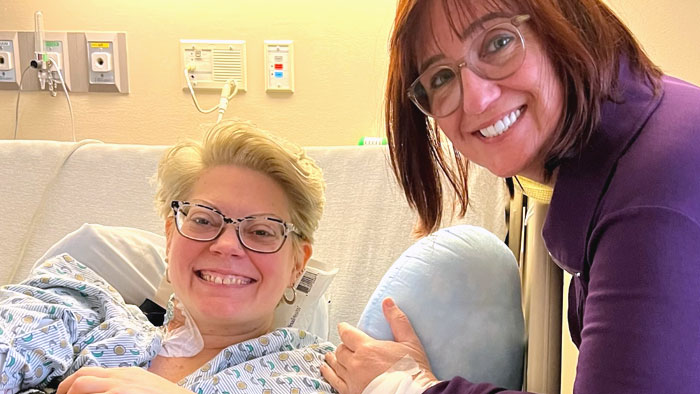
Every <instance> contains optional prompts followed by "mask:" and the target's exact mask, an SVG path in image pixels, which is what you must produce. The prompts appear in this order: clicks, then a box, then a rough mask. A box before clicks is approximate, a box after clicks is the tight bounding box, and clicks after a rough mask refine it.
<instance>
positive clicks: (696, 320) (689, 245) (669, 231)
mask: <svg viewBox="0 0 700 394" xmlns="http://www.w3.org/2000/svg"><path fill="white" fill-rule="evenodd" d="M688 198H697V196H688ZM587 252H588V253H589V255H588V256H589V257H588V259H589V261H591V260H592V264H591V270H590V281H589V288H588V297H587V298H586V301H585V305H584V313H583V316H584V317H583V325H582V326H583V330H582V331H581V345H580V348H579V359H578V366H577V371H576V374H577V376H576V382H575V384H574V393H602V392H606V393H690V392H693V393H697V392H699V391H700V226H699V225H698V223H697V222H696V221H694V220H693V219H692V218H690V217H688V216H687V215H685V214H683V213H681V212H679V211H676V210H672V209H668V208H664V207H638V208H630V209H626V210H624V211H621V212H618V213H616V214H614V215H611V216H609V217H605V218H603V219H602V220H601V222H600V224H599V225H598V226H597V227H596V228H595V229H594V231H593V234H592V236H591V242H590V244H589V249H588V251H587Z"/></svg>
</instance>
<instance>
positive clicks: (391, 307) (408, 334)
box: [382, 298, 420, 345]
mask: <svg viewBox="0 0 700 394" xmlns="http://www.w3.org/2000/svg"><path fill="white" fill-rule="evenodd" d="M382 310H383V311H384V317H385V318H386V321H387V322H389V327H391V332H392V334H394V340H395V341H396V342H411V343H415V344H418V345H420V340H419V339H418V336H417V335H416V332H415V331H414V330H413V326H412V325H411V321H410V320H408V316H406V314H405V313H403V311H402V310H401V309H399V307H398V306H397V305H396V303H395V302H394V300H393V299H391V298H385V299H384V301H383V302H382Z"/></svg>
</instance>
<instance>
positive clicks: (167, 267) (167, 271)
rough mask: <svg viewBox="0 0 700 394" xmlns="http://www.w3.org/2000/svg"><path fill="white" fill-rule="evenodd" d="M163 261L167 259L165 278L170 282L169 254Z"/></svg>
mask: <svg viewBox="0 0 700 394" xmlns="http://www.w3.org/2000/svg"><path fill="white" fill-rule="evenodd" d="M163 261H165V280H167V281H168V283H170V275H169V271H170V264H169V261H168V256H165V257H163Z"/></svg>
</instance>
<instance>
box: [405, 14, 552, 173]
mask: <svg viewBox="0 0 700 394" xmlns="http://www.w3.org/2000/svg"><path fill="white" fill-rule="evenodd" d="M432 4H433V5H432V7H433V9H432V10H431V11H432V12H430V13H429V15H431V16H430V18H431V19H430V21H429V23H424V27H423V28H422V33H421V37H422V40H421V43H420V46H419V48H418V51H417V53H418V55H417V56H418V59H416V60H417V63H418V64H419V65H421V66H420V70H419V72H423V71H424V70H426V69H427V68H428V67H434V66H435V65H441V64H448V65H455V64H459V63H461V62H462V61H463V60H464V59H465V56H466V55H467V49H469V48H470V47H471V44H472V43H473V41H474V39H475V37H476V36H478V35H479V33H480V32H482V31H483V30H484V29H488V28H489V27H492V26H494V25H497V24H499V23H504V22H508V20H509V19H508V18H507V17H504V16H500V17H495V18H494V15H493V13H490V12H488V11H486V10H484V11H483V12H477V13H476V14H477V19H479V20H481V21H483V27H482V26H481V24H479V23H478V22H477V23H474V22H469V21H467V22H466V23H462V25H463V26H464V27H465V28H466V29H465V31H470V32H473V33H472V34H470V35H469V36H466V37H463V38H460V37H459V36H458V35H457V34H455V32H454V30H453V29H452V28H451V27H450V24H449V23H447V20H448V18H447V16H446V12H445V10H444V9H443V8H442V2H437V1H436V2H433V3H432ZM448 12H449V13H451V15H454V13H456V12H459V11H458V10H456V9H455V10H451V9H450V10H448ZM514 15H515V14H511V16H514ZM519 29H520V31H521V33H522V36H523V39H524V42H525V48H526V49H525V56H524V59H523V62H522V65H521V66H520V67H519V68H518V69H517V70H516V71H515V72H514V73H513V74H512V75H510V76H508V77H507V78H505V79H501V80H497V81H493V80H488V79H484V78H482V77H480V76H479V75H477V74H476V73H475V72H474V71H472V70H471V69H469V67H462V68H461V69H460V71H459V73H460V74H459V75H460V78H461V85H462V92H463V94H462V100H461V103H460V105H459V106H458V108H457V110H455V111H454V112H453V113H451V114H450V115H448V116H445V117H441V118H438V119H437V121H438V125H439V126H440V129H441V130H442V131H443V132H444V133H445V135H447V137H448V138H449V139H450V140H451V141H452V143H453V145H454V146H455V148H456V149H457V150H458V151H459V152H460V153H462V155H464V156H465V157H466V158H467V159H468V160H470V161H472V162H474V163H476V164H479V165H481V166H483V167H486V168H487V169H489V170H490V171H491V172H493V173H494V174H496V175H498V176H503V177H505V176H512V175H516V174H521V175H525V176H527V177H529V178H533V179H536V180H540V179H542V175H543V170H544V154H545V150H546V148H547V147H548V144H549V143H550V140H551V138H552V137H553V135H554V133H555V129H556V127H557V124H558V122H559V118H560V117H561V114H562V113H563V105H564V104H563V93H562V91H563V89H562V85H561V82H560V81H559V79H558V78H557V76H556V74H555V72H554V70H553V66H552V64H551V62H550V61H549V59H548V57H547V55H546V53H545V51H544V50H543V48H542V47H541V46H540V42H539V40H538V39H537V37H536V36H535V35H534V33H533V32H532V31H531V30H530V29H528V24H527V22H524V24H522V25H521V26H520V27H519ZM457 82H458V83H459V82H460V81H457Z"/></svg>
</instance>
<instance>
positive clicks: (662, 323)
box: [323, 0, 700, 394]
mask: <svg viewBox="0 0 700 394" xmlns="http://www.w3.org/2000/svg"><path fill="white" fill-rule="evenodd" d="M687 50H688V51H692V50H694V49H693V47H692V46H688V47H687ZM678 56H683V53H679V54H678ZM386 113H387V118H388V119H387V124H388V133H389V141H390V143H389V146H390V149H391V157H392V163H393V166H394V169H395V172H396V174H397V177H398V179H399V181H400V183H401V184H402V186H403V189H404V191H405V194H406V196H407V198H408V201H409V203H411V204H412V205H413V206H414V207H416V209H417V211H418V213H419V215H420V217H421V220H422V224H423V226H424V229H425V230H426V231H432V230H435V229H436V228H437V226H438V225H439V221H438V220H437V218H439V217H440V214H441V209H442V206H441V204H440V202H441V201H442V199H441V193H442V190H441V188H440V185H441V183H440V179H439V178H440V174H445V171H442V170H444V169H445V168H448V167H449V163H450V160H449V158H447V157H446V156H445V155H444V152H446V149H445V146H444V145H441V136H442V135H446V136H447V137H448V138H449V139H450V141H451V143H452V146H453V147H454V149H455V150H454V154H455V156H456V158H457V163H463V162H464V161H465V160H471V161H473V162H475V163H476V164H479V165H481V166H483V167H486V168H488V169H489V170H490V171H491V172H493V173H494V174H496V175H499V176H503V177H512V176H517V177H516V180H517V181H518V183H520V184H522V185H523V187H524V189H525V193H526V194H527V193H528V184H530V182H528V181H527V179H529V180H531V181H534V182H538V183H541V184H544V185H545V188H546V186H548V187H550V188H553V194H552V195H551V204H550V207H549V211H548V214H547V218H546V222H545V225H544V230H543V234H542V235H543V238H544V241H545V244H546V246H547V249H548V250H549V252H550V253H551V255H552V256H553V258H554V259H555V261H556V263H557V264H558V265H559V266H560V267H561V268H562V269H564V270H566V271H568V272H569V273H571V274H572V275H573V280H572V283H571V286H570V293H569V301H568V302H569V316H568V319H569V328H570V331H571V332H570V334H571V339H572V340H573V342H574V343H575V344H576V346H577V347H578V349H579V358H578V365H577V368H576V381H575V383H574V392H575V393H581V394H588V393H635V394H637V393H697V392H699V391H700V198H698V196H700V178H699V176H700V89H699V88H698V87H697V86H693V85H691V84H689V83H686V82H683V81H680V80H678V79H675V78H672V77H669V76H664V75H662V73H661V71H660V70H659V68H657V67H656V66H655V65H654V64H653V63H652V62H651V61H650V60H649V58H648V57H647V56H646V55H645V54H644V52H643V50H642V48H641V46H640V45H639V43H638V42H637V41H636V40H635V38H634V36H633V35H632V33H631V32H630V31H629V30H628V29H627V27H625V26H624V24H623V23H622V22H621V21H620V20H619V19H618V18H617V17H616V16H615V15H614V14H613V12H612V11H611V10H610V8H608V6H607V5H605V3H603V1H601V0H435V1H431V0H401V1H399V4H398V7H397V15H396V19H395V25H394V31H393V36H392V39H391V59H390V69H389V78H388V87H387V106H386ZM441 132H444V134H441ZM465 170H466V167H460V169H458V171H457V172H453V173H447V176H448V178H449V180H450V182H449V183H450V184H451V185H452V186H453V187H454V188H455V189H456V190H457V192H458V194H459V196H460V197H461V198H462V202H463V204H462V205H463V207H464V208H466V200H467V190H466V173H465ZM525 177H527V178H525ZM475 208H476V209H478V207H475ZM533 285H537V284H533ZM460 290H461V289H459V288H456V289H455V290H454V291H460ZM385 307H386V308H385V311H386V315H387V317H388V319H389V320H390V322H391V323H392V325H393V328H394V336H395V337H396V338H397V342H379V341H373V340H372V339H371V338H368V337H367V336H365V335H363V334H362V333H361V332H359V331H357V330H356V329H354V328H353V327H350V326H347V325H343V326H341V327H340V337H341V339H342V341H343V344H341V345H339V346H338V350H337V351H336V352H335V356H333V353H329V355H328V363H329V365H330V368H324V369H323V374H324V376H325V377H327V378H328V380H329V381H330V382H331V383H332V384H333V386H334V387H336V388H338V389H339V391H340V392H341V393H342V394H345V393H359V392H361V391H362V390H363V388H364V387H365V386H367V384H368V383H369V382H370V381H372V379H374V378H375V377H376V376H377V375H379V374H380V373H381V372H382V371H386V370H387V369H389V368H390V367H391V366H392V365H394V364H395V363H396V362H397V361H398V360H399V359H401V358H402V357H403V356H404V355H409V356H411V357H412V358H413V359H414V360H416V361H418V364H419V365H420V366H421V367H422V369H423V373H418V374H415V376H417V377H419V378H421V379H419V380H420V382H421V383H422V384H421V385H420V386H421V387H420V388H416V390H417V391H418V392H421V391H423V390H425V389H426V388H428V387H431V386H432V387H431V388H430V389H428V390H427V391H426V392H427V393H472V394H476V393H495V392H506V390H505V389H502V388H498V387H494V385H492V384H489V383H488V382H472V381H469V380H468V379H465V378H462V377H455V378H453V379H451V380H449V381H444V382H437V381H436V380H435V378H434V377H433V376H432V374H431V373H430V366H429V365H428V362H427V360H426V358H425V356H424V355H423V352H422V347H421V344H420V341H419V340H418V338H416V336H415V335H414V334H413V330H412V328H411V325H410V323H408V322H407V319H406V317H405V316H404V315H403V314H402V313H401V312H400V311H399V310H398V308H396V307H393V306H391V305H386V304H385ZM412 317H413V316H412ZM413 318H420V316H415V317H413ZM454 340H455V341H459V340H460V338H459V337H457V338H454ZM464 374H465V375H468V374H469V371H464ZM465 377H466V376H465Z"/></svg>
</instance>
